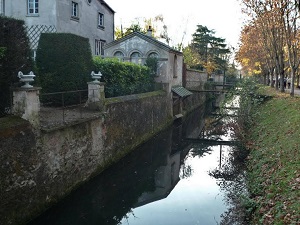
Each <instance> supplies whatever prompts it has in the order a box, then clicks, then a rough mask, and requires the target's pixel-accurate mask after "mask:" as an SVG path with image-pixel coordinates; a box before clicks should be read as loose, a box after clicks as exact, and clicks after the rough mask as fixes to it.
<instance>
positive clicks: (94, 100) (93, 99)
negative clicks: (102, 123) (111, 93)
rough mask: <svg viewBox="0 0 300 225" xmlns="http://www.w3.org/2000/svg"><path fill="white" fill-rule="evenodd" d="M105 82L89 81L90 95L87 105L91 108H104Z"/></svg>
mask: <svg viewBox="0 0 300 225" xmlns="http://www.w3.org/2000/svg"><path fill="white" fill-rule="evenodd" d="M104 85H105V83H104V82H88V90H89V93H88V94H89V96H88V101H87V106H88V107H89V108H91V109H99V110H100V109H102V107H103V105H104V99H105V94H104Z"/></svg>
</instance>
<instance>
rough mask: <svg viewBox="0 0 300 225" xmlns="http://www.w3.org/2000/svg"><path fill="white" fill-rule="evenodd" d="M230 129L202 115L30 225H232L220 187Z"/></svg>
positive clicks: (205, 111) (207, 112) (204, 110)
mask: <svg viewBox="0 0 300 225" xmlns="http://www.w3.org/2000/svg"><path fill="white" fill-rule="evenodd" d="M212 112H213V113H212ZM232 118H233V117H232ZM230 123H232V120H231V119H230V118H229V119H228V117H227V118H221V117H220V115H218V113H216V112H214V111H212V105H211V104H208V106H206V107H200V108H199V109H197V110H195V111H194V112H193V113H192V114H190V115H189V116H188V117H187V118H186V119H185V120H184V121H182V122H176V123H174V125H173V126H172V127H170V128H168V129H166V130H164V131H163V132H161V133H159V134H158V135H157V136H155V137H154V138H152V139H151V140H149V141H148V142H146V143H144V144H143V145H141V146H140V147H138V148H137V149H136V150H134V151H133V152H132V153H131V154H129V155H128V156H126V157H125V158H123V159H122V160H121V161H119V162H118V163H117V164H115V165H113V166H112V167H110V168H109V169H107V170H106V171H104V172H103V173H102V174H100V175H99V176H97V177H95V178H93V179H92V180H91V181H89V182H88V183H87V184H85V185H83V186H81V187H80V188H79V189H77V190H76V191H74V192H73V193H72V194H70V195H69V196H68V197H66V198H65V199H64V200H63V201H61V202H60V203H59V204H57V205H56V206H54V207H52V208H50V209H49V210H48V211H46V212H45V213H44V214H42V215H41V216H40V217H38V218H36V219H35V220H33V221H31V222H30V223H29V224H30V225H48V224H49V225H50V224H51V225H96V224H97V225H154V224H155V225H171V224H172V225H194V224H195V225H196V224H201V225H211V224H235V223H234V222H228V215H229V214H230V215H231V214H232V213H231V211H233V210H232V208H233V205H232V201H231V200H229V198H228V195H230V193H229V192H228V190H227V188H226V185H224V184H226V179H225V180H224V177H225V176H224V171H232V168H234V167H233V166H232V165H230V163H231V160H230V159H231V156H232V151H233V149H234V148H235V147H234V146H232V142H230V141H231V140H232V138H233V137H232V129H231V128H230V126H229V125H228V124H230ZM221 141H223V142H221ZM226 141H228V145H227V142H226ZM219 143H221V144H219ZM228 168H229V169H228ZM225 174H226V173H225ZM231 175H232V174H231ZM230 180H232V179H230ZM239 180H242V179H239Z"/></svg>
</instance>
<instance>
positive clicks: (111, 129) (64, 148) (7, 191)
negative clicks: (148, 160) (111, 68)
mask: <svg viewBox="0 0 300 225" xmlns="http://www.w3.org/2000/svg"><path fill="white" fill-rule="evenodd" d="M106 101H107V102H106V108H105V112H104V113H103V112H99V114H100V113H101V114H102V113H103V116H99V117H98V118H94V119H91V120H87V121H85V122H82V123H78V122H77V123H76V124H68V126H65V127H61V128H57V129H52V130H48V131H43V130H41V131H40V130H39V131H38V130H35V129H34V128H33V127H32V126H31V125H30V124H29V123H28V122H27V121H25V120H23V119H20V118H15V117H12V118H14V120H15V119H16V120H17V121H19V122H18V123H16V124H17V125H16V126H15V125H14V126H11V125H7V126H2V124H4V122H3V121H4V119H3V118H2V119H1V120H0V123H1V127H0V163H1V167H0V168H1V170H0V172H1V173H0V174H1V183H0V188H1V189H0V193H1V196H0V197H1V200H2V201H1V203H0V204H1V206H0V214H1V215H2V216H1V217H0V224H7V225H9V224H20V223H21V222H24V221H26V220H28V219H29V218H30V217H32V216H33V215H37V214H38V213H40V212H42V211H43V210H44V209H46V208H47V207H48V206H50V205H51V204H53V203H55V202H57V201H58V200H60V199H61V198H62V197H64V196H66V194H68V193H69V192H70V191H72V190H73V189H74V188H76V187H77V186H78V185H80V184H81V183H83V182H85V181H86V180H87V179H89V178H90V177H91V176H93V175H95V174H97V173H99V172H101V171H102V170H103V169H105V168H106V167H108V166H109V165H111V164H112V163H113V162H114V161H117V160H118V159H120V158H121V157H122V156H124V155H125V154H127V153H128V152H129V151H130V150H132V149H133V148H134V147H136V146H137V145H139V144H141V143H142V142H143V141H145V140H147V139H148V138H150V137H152V136H153V135H154V134H155V133H156V132H158V131H159V130H161V129H162V128H163V127H165V126H167V125H169V124H170V123H171V121H172V117H171V115H172V101H171V100H170V98H169V97H167V94H166V93H165V92H163V91H158V92H151V93H145V94H139V95H131V96H123V97H118V98H112V99H107V100H106ZM5 119H6V120H10V119H11V118H5ZM12 124H15V122H13V123H12Z"/></svg>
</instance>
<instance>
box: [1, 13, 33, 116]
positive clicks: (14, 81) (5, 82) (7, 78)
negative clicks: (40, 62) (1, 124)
mask: <svg viewBox="0 0 300 225" xmlns="http://www.w3.org/2000/svg"><path fill="white" fill-rule="evenodd" d="M32 67H33V61H32V59H31V50H30V47H29V39H28V37H27V34H26V30H25V27H24V21H23V20H17V19H13V18H8V17H3V16H0V90H1V91H0V116H3V115H4V114H5V113H7V112H8V109H9V107H10V106H11V105H10V102H11V95H10V87H11V86H19V78H18V77H17V74H18V71H22V72H23V73H24V74H27V73H28V72H29V71H30V70H33V68H32Z"/></svg>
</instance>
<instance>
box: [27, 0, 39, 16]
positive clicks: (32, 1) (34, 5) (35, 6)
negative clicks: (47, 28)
mask: <svg viewBox="0 0 300 225" xmlns="http://www.w3.org/2000/svg"><path fill="white" fill-rule="evenodd" d="M27 8H28V14H38V13H39V0H28V6H27Z"/></svg>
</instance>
